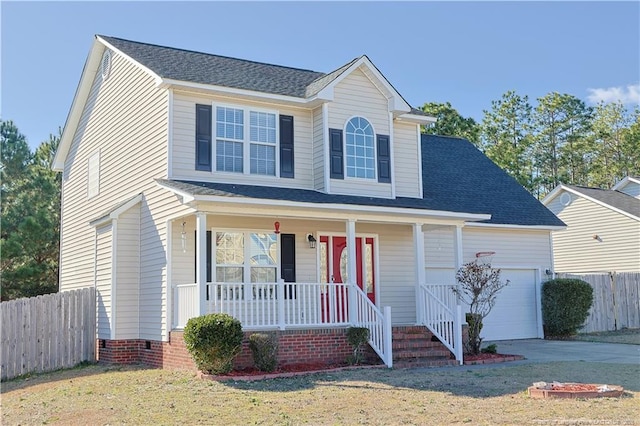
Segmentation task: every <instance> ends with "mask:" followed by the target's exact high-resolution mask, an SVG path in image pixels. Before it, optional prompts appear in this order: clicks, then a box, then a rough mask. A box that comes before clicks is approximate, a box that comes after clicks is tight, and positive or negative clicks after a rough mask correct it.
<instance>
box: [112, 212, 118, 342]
mask: <svg viewBox="0 0 640 426" xmlns="http://www.w3.org/2000/svg"><path fill="white" fill-rule="evenodd" d="M117 260H118V219H112V221H111V340H115V339H116V338H117V336H116V317H117V315H116V312H117V311H118V306H117V295H118V292H117V289H118V285H117V283H118V268H117V263H118V262H117Z"/></svg>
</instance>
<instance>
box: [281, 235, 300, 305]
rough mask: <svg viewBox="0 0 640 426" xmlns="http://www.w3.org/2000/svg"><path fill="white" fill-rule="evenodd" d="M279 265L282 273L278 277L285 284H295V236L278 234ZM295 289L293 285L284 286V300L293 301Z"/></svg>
mask: <svg viewBox="0 0 640 426" xmlns="http://www.w3.org/2000/svg"><path fill="white" fill-rule="evenodd" d="M280 258H281V262H280V265H281V267H282V272H281V275H280V277H281V278H282V279H283V280H284V281H285V282H287V283H295V282H296V236H295V234H280ZM295 297H296V295H295V289H294V286H293V285H288V286H285V290H284V298H285V299H294V298H295Z"/></svg>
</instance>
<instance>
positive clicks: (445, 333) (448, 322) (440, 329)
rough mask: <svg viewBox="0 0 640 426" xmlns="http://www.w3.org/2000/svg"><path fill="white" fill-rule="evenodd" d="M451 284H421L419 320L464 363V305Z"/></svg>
mask: <svg viewBox="0 0 640 426" xmlns="http://www.w3.org/2000/svg"><path fill="white" fill-rule="evenodd" d="M453 288H454V285H450V284H426V285H425V284H421V285H420V292H419V300H418V302H419V314H418V315H419V318H418V320H419V322H420V323H421V324H423V325H425V326H426V327H427V328H428V329H429V330H430V331H431V332H432V333H433V335H434V336H436V337H437V338H438V339H440V341H441V342H442V343H443V344H444V345H445V346H446V347H447V348H448V349H449V350H450V351H451V352H452V353H453V354H454V355H455V357H456V360H457V361H458V362H459V363H460V364H462V363H463V358H462V356H463V355H462V353H463V350H462V307H461V306H460V304H458V300H457V297H456V295H455V293H454V292H453Z"/></svg>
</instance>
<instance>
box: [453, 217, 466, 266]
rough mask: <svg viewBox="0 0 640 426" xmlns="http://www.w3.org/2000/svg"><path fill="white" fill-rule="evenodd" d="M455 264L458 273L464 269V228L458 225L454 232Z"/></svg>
mask: <svg viewBox="0 0 640 426" xmlns="http://www.w3.org/2000/svg"><path fill="white" fill-rule="evenodd" d="M453 235H454V240H453V263H454V265H455V270H456V272H457V271H458V269H460V268H462V265H463V264H464V250H463V246H462V238H463V236H462V226H459V225H456V227H455V228H454V230H453Z"/></svg>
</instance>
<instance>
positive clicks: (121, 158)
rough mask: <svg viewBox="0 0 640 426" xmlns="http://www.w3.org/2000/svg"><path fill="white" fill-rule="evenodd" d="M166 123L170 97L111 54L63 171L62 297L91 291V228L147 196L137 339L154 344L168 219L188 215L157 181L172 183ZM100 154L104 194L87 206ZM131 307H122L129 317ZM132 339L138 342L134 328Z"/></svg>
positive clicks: (159, 332) (161, 309) (160, 317)
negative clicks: (92, 161) (90, 174)
mask: <svg viewBox="0 0 640 426" xmlns="http://www.w3.org/2000/svg"><path fill="white" fill-rule="evenodd" d="M167 116H168V92H167V90H165V89H159V88H157V87H156V86H155V82H154V80H153V78H152V77H151V76H149V75H147V74H146V73H145V72H144V71H142V70H141V69H140V68H138V67H137V66H135V65H133V64H132V63H131V62H129V61H128V60H127V59H126V58H124V57H122V56H120V55H118V54H116V53H114V54H113V55H112V66H111V72H110V75H109V77H108V78H107V79H106V80H103V79H102V77H101V76H100V74H98V75H97V77H96V78H94V81H93V84H92V88H91V91H90V94H89V97H88V100H87V103H86V105H85V107H84V110H83V112H82V115H81V118H80V121H79V125H78V129H77V131H76V133H75V135H73V141H72V143H71V146H70V149H69V153H68V155H67V157H66V159H65V166H64V172H63V202H64V205H63V215H62V233H61V255H60V259H61V262H60V288H61V290H71V289H74V288H79V287H85V286H90V285H94V282H95V281H94V256H95V254H96V253H95V247H94V242H95V239H94V235H95V230H94V229H93V228H92V227H91V226H90V225H89V222H90V221H91V220H93V219H96V218H98V217H100V216H101V215H103V214H104V213H105V212H108V211H109V210H111V209H112V208H113V207H114V206H115V205H116V204H118V203H120V202H122V201H124V200H126V199H128V198H130V197H131V196H132V195H134V194H136V193H143V194H144V197H143V202H142V205H141V206H140V257H139V259H140V266H139V268H140V284H139V285H140V299H139V306H140V317H139V318H140V320H139V321H140V325H139V328H140V332H139V337H140V338H146V339H154V340H156V339H157V340H159V339H161V338H162V337H163V336H164V335H165V332H166V330H167V327H166V296H167V295H166V267H167V264H166V251H165V249H166V239H165V233H166V231H165V223H166V218H167V216H170V215H174V214H177V213H178V212H180V211H181V210H185V209H184V208H182V207H180V204H179V202H178V200H177V199H176V198H175V196H173V195H172V194H170V193H169V192H168V191H166V190H164V189H162V188H160V187H158V185H157V184H156V183H155V181H154V179H155V178H166V176H167V142H168V137H167V127H168V120H167ZM98 150H99V151H100V193H99V195H97V196H95V197H93V198H91V199H90V200H89V199H87V164H88V158H89V156H90V155H91V154H92V153H94V152H96V151H98ZM125 269H126V266H125ZM129 308H130V307H127V306H125V312H126V311H127V310H129V311H130V309H129ZM125 316H126V315H125ZM120 325H122V322H120ZM133 328H135V326H134V327H133ZM125 329H126V328H125ZM127 333H128V335H130V336H133V335H134V333H133V332H132V331H131V329H130V330H129V331H127Z"/></svg>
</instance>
